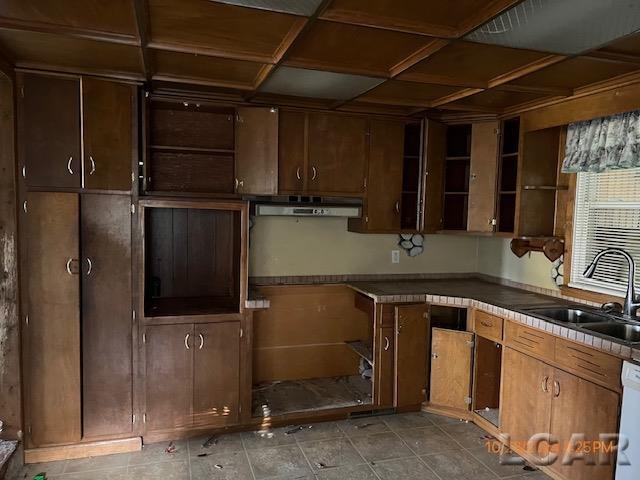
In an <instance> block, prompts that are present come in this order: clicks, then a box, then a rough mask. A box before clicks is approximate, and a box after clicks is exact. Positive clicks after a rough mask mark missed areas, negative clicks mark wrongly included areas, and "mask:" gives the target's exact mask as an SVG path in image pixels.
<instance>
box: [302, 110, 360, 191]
mask: <svg viewBox="0 0 640 480" xmlns="http://www.w3.org/2000/svg"><path fill="white" fill-rule="evenodd" d="M367 132H368V121H367V119H366V118H365V117H356V116H348V115H339V114H327V113H310V114H309V140H308V142H309V167H308V179H307V181H308V190H309V192H313V193H316V194H319V195H322V194H336V195H337V194H344V195H358V194H362V193H363V192H364V178H365V167H366V163H367V143H368V142H367Z"/></svg>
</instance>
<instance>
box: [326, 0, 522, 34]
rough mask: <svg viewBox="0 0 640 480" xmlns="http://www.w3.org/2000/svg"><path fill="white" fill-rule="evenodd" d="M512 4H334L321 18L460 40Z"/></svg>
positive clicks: (507, 0) (501, 0)
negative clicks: (426, 6)
mask: <svg viewBox="0 0 640 480" xmlns="http://www.w3.org/2000/svg"><path fill="white" fill-rule="evenodd" d="M513 3H515V2H514V1H513V0H491V1H489V2H486V1H482V0H462V1H459V2H456V7H455V8H451V4H450V3H449V2H446V1H444V0H438V1H432V2H430V3H429V8H424V3H423V2H421V1H420V0H411V1H408V2H403V3H402V4H398V2H394V1H393V0H374V1H369V2H367V3H366V8H365V4H363V3H362V2H360V1H358V0H336V1H333V2H332V3H331V4H330V6H329V8H327V10H326V11H325V12H324V14H323V15H322V18H326V19H329V20H334V21H342V22H348V23H357V24H361V25H371V26H380V27H383V28H388V29H392V30H401V31H407V32H416V33H421V34H426V35H437V36H445V37H456V36H460V35H462V34H463V33H465V32H466V30H469V29H471V28H473V27H474V26H477V25H480V24H482V23H484V22H485V21H487V20H489V19H490V18H491V17H492V16H495V15H497V14H498V13H500V11H502V10H503V9H505V8H508V7H509V6H510V5H512V4H513Z"/></svg>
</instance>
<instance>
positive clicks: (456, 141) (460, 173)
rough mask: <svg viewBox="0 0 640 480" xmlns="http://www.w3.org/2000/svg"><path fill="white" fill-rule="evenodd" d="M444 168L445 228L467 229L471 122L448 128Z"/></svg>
mask: <svg viewBox="0 0 640 480" xmlns="http://www.w3.org/2000/svg"><path fill="white" fill-rule="evenodd" d="M446 142H447V143H446V145H447V146H446V155H445V167H444V203H443V212H442V215H443V223H442V228H443V229H444V230H466V229H467V216H468V208H469V173H470V168H471V125H466V124H465V125H451V126H449V127H448V128H447V140H446Z"/></svg>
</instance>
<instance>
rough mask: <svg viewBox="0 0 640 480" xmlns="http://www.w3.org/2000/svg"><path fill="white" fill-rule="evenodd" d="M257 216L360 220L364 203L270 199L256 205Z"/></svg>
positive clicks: (354, 201) (334, 200)
mask: <svg viewBox="0 0 640 480" xmlns="http://www.w3.org/2000/svg"><path fill="white" fill-rule="evenodd" d="M254 208H255V215H256V216H259V217H264V216H280V217H283V216H284V217H289V216H290V217H345V218H359V217H360V216H361V215H362V202H361V200H360V199H352V198H327V197H306V196H305V197H298V196H289V197H270V198H268V199H265V198H264V197H263V198H260V199H259V200H258V201H256V202H255V203H254Z"/></svg>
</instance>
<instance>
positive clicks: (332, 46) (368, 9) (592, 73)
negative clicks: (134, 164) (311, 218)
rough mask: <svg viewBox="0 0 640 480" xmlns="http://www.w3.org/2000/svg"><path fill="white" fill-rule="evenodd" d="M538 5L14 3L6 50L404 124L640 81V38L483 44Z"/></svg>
mask: <svg viewBox="0 0 640 480" xmlns="http://www.w3.org/2000/svg"><path fill="white" fill-rule="evenodd" d="M525 6H526V2H521V1H518V0H456V1H455V2H451V1H449V0H404V1H402V2H398V1H397V0H367V1H364V0H300V1H296V2H291V1H287V0H109V1H108V2H105V1H103V0H66V1H65V2H59V1H58V0H3V1H2V2H0V54H2V56H4V57H6V58H7V60H9V61H10V62H12V63H13V64H15V65H16V66H17V67H20V68H29V69H47V70H56V71H62V72H77V73H90V74H96V75H107V76H112V77H118V78H124V79H130V80H135V81H147V82H149V84H150V85H152V86H153V87H155V88H162V89H168V90H172V91H176V92H178V91H180V90H189V91H200V92H204V93H206V94H207V95H209V96H212V97H216V96H217V97H220V98H224V99H228V100H232V101H251V102H255V103H278V104H285V105H287V104H291V105H302V106H312V107H318V108H331V109H338V110H348V111H372V112H380V113H390V114H398V115H407V114H412V113H418V112H422V111H425V110H428V111H432V112H441V113H446V112H467V113H474V112H476V113H483V114H485V113H486V114H508V113H511V112H515V111H518V110H519V109H523V108H527V107H531V106H535V105H538V104H541V103H544V102H548V101H551V100H555V99H559V98H564V97H569V96H572V95H575V94H582V93H583V92H586V91H589V89H595V88H598V87H599V86H601V85H603V82H613V81H619V82H624V81H631V80H636V79H640V35H637V34H631V35H627V36H624V37H622V38H620V39H618V40H615V41H613V42H610V43H608V44H607V45H604V46H601V47H600V48H598V49H595V50H591V51H587V52H582V53H581V54H580V55H562V54H558V53H554V52H543V51H534V50H526V49H522V48H511V47H508V46H500V45H492V44H488V43H476V42H474V41H470V40H469V39H470V38H474V39H475V38H477V37H478V35H470V34H471V33H472V32H478V30H476V29H478V28H479V27H480V26H483V25H487V24H488V22H491V21H493V20H494V19H495V20H496V21H495V22H493V23H496V22H498V21H499V20H500V19H501V18H504V17H505V15H504V14H505V12H509V11H511V10H510V9H512V8H513V7H518V8H524V7H525ZM507 17H508V15H507ZM500 21H501V20H500ZM627 23H628V22H627ZM489 25H490V24H489ZM629 28H630V27H629ZM465 38H466V39H465Z"/></svg>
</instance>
